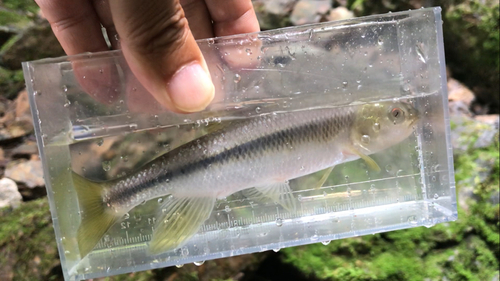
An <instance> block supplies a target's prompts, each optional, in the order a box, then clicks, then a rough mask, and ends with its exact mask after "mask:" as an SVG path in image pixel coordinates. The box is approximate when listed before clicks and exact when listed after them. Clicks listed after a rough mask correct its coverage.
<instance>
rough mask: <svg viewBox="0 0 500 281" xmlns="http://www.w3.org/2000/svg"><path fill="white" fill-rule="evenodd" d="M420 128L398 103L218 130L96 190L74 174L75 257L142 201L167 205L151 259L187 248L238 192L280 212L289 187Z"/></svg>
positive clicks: (280, 115) (268, 118) (266, 118)
mask: <svg viewBox="0 0 500 281" xmlns="http://www.w3.org/2000/svg"><path fill="white" fill-rule="evenodd" d="M418 120H419V114H418V111H417V110H416V109H415V107H414V106H413V105H412V104H411V103H409V102H406V101H386V102H379V103H365V104H361V103H360V104H357V105H349V106H344V107H330V108H326V107H324V108H314V109H307V110H298V111H292V112H274V113H270V114H262V115H260V116H257V117H253V118H247V119H245V120H241V121H235V122H231V124H229V125H227V126H224V127H221V128H219V129H217V130H215V131H214V132H211V133H208V134H206V135H204V136H202V137H200V138H198V139H195V140H193V141H191V142H188V143H186V144H184V145H181V146H179V147H177V148H175V149H173V150H171V151H169V152H167V153H165V154H163V155H161V156H159V157H157V158H155V159H153V160H151V161H150V162H149V163H147V164H145V165H144V166H142V167H141V168H140V169H138V170H137V171H135V172H134V173H133V174H130V175H127V176H123V177H120V178H117V179H114V180H110V181H104V182H96V181H92V180H89V179H86V178H84V177H82V176H80V175H78V174H77V173H76V172H74V171H73V172H72V178H73V185H74V188H75V189H76V194H77V197H78V202H79V207H80V214H81V223H80V225H79V227H78V230H77V241H78V247H79V250H80V255H81V256H82V257H84V256H86V255H87V254H88V253H90V252H91V251H92V250H93V248H94V247H95V246H96V244H97V243H98V242H99V241H100V240H101V238H102V237H103V236H104V235H105V233H106V232H107V231H108V230H109V228H110V227H111V226H112V225H113V224H115V223H116V222H117V221H119V220H120V219H121V218H123V216H124V215H125V214H126V213H128V212H129V211H130V210H132V209H133V208H135V207H136V206H138V205H140V204H141V203H144V202H145V201H148V200H151V199H154V198H158V197H163V196H168V197H169V198H170V200H165V201H164V202H163V203H162V205H161V207H160V208H159V211H158V214H157V216H156V218H157V221H156V225H155V227H154V231H153V235H152V239H151V241H150V242H149V251H150V253H153V254H158V253H162V252H166V251H169V250H173V249H175V248H177V247H180V246H182V245H183V244H185V243H186V242H187V241H188V240H189V238H191V237H192V236H193V235H195V234H196V233H197V232H198V231H199V229H200V228H201V226H202V225H203V223H204V222H205V221H206V220H207V219H208V218H209V216H210V213H211V212H212V210H213V208H214V204H215V201H216V200H217V199H221V198H225V197H228V196H230V195H232V194H234V193H236V192H240V191H243V192H246V194H251V195H259V196H262V197H267V198H269V199H271V200H272V201H274V202H276V203H277V204H278V205H281V206H282V207H283V208H284V209H286V210H288V211H291V212H293V211H295V209H296V201H297V199H296V198H294V196H293V191H292V190H291V188H290V185H289V180H292V179H296V178H299V177H302V176H305V175H308V174H312V173H315V172H319V171H325V174H324V176H323V177H322V179H321V180H320V182H319V183H318V186H319V187H321V185H322V184H323V183H324V181H325V180H326V178H327V177H328V175H329V173H330V172H331V170H332V169H333V167H335V166H336V165H338V164H341V163H345V162H349V161H354V160H357V159H359V158H362V159H364V160H365V161H366V163H367V164H368V166H369V167H372V168H373V169H374V170H380V168H379V167H378V165H377V163H376V162H375V161H374V160H373V159H372V158H371V157H370V156H369V155H371V154H374V153H377V152H380V151H383V150H384V149H387V148H389V147H391V146H393V145H395V144H397V143H399V142H401V141H403V140H405V139H406V138H408V137H409V136H410V135H411V133H412V132H413V131H414V128H415V124H416V122H418Z"/></svg>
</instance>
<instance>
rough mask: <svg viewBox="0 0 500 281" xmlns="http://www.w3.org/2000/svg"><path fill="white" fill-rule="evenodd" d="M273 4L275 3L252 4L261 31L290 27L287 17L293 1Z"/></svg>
mask: <svg viewBox="0 0 500 281" xmlns="http://www.w3.org/2000/svg"><path fill="white" fill-rule="evenodd" d="M274 2H275V1H265V0H258V1H253V2H252V3H253V6H254V9H255V13H256V14H257V19H258V20H259V25H260V29H261V30H269V29H275V28H280V27H286V26H290V25H291V23H290V19H289V16H288V15H289V13H290V11H291V9H292V8H293V5H294V4H295V0H293V1H292V0H290V1H286V0H282V1H281V0H280V1H278V3H274ZM280 8H283V10H280Z"/></svg>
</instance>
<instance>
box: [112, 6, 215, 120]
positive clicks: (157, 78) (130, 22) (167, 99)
mask: <svg viewBox="0 0 500 281" xmlns="http://www.w3.org/2000/svg"><path fill="white" fill-rule="evenodd" d="M109 3H110V7H111V13H112V16H113V21H114V24H115V27H116V30H117V32H118V34H119V36H120V45H121V48H122V50H123V55H124V57H125V59H126V60H127V62H128V64H129V66H130V69H131V70H132V72H133V73H134V75H135V76H136V77H137V79H138V80H139V82H140V83H141V84H142V85H143V86H144V88H146V90H148V91H149V92H150V93H151V94H152V95H153V96H154V97H155V98H156V99H157V100H158V101H159V102H160V103H161V104H162V105H163V106H165V107H167V108H168V109H171V110H174V111H184V112H194V111H199V110H202V109H204V108H205V107H206V106H207V105H208V104H209V103H210V102H211V101H212V99H213V96H214V85H213V84H212V81H211V79H210V74H209V71H208V67H207V65H206V62H205V59H204V58H203V55H202V53H201V51H200V49H199V48H198V45H197V44H196V41H195V39H194V37H193V34H192V33H191V31H190V29H189V24H188V21H187V19H186V17H185V15H184V11H183V9H182V7H181V5H180V3H179V0H163V1H161V0H159V1H158V0H151V1H123V0H110V1H109Z"/></svg>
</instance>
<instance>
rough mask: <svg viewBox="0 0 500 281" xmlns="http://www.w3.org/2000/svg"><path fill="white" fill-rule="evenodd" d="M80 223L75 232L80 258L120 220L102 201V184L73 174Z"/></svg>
mask: <svg viewBox="0 0 500 281" xmlns="http://www.w3.org/2000/svg"><path fill="white" fill-rule="evenodd" d="M72 176H73V185H74V187H75V189H76V194H77V196H78V202H79V204H80V211H81V217H82V222H81V224H80V227H79V228H78V232H77V241H78V248H79V249H80V256H81V257H82V258H83V257H85V256H86V255H87V254H88V253H89V252H90V251H92V249H94V247H95V245H96V244H97V243H98V242H99V240H101V238H102V237H103V236H104V234H105V233H106V232H107V231H108V229H109V228H110V227H111V226H112V225H113V224H114V223H115V222H116V221H117V220H118V219H119V218H120V216H119V214H117V213H116V212H114V211H113V210H111V209H110V208H109V207H108V206H107V205H106V204H105V203H104V202H103V201H102V192H103V188H104V185H105V184H104V183H98V182H93V181H90V180H88V179H85V178H84V177H82V176H80V175H78V174H76V173H74V172H73V175H72Z"/></svg>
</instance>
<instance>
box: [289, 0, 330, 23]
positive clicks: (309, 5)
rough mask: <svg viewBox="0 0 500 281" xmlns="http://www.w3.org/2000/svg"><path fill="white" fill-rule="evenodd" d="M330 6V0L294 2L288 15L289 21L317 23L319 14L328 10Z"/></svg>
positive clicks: (319, 17)
mask: <svg viewBox="0 0 500 281" xmlns="http://www.w3.org/2000/svg"><path fill="white" fill-rule="evenodd" d="M331 6H332V2H331V0H318V1H307V0H301V1H299V2H297V4H295V7H294V8H293V11H292V14H291V15H290V21H291V22H292V24H293V25H302V24H307V23H317V22H319V20H320V19H321V16H322V15H323V14H326V12H328V10H329V9H330V8H331Z"/></svg>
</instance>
